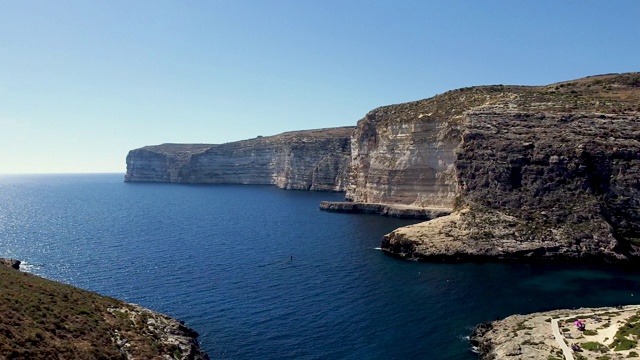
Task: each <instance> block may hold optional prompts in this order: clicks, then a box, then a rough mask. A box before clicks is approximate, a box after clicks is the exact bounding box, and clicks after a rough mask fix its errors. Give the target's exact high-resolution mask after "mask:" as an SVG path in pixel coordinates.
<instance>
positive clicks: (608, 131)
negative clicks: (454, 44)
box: [125, 73, 640, 261]
mask: <svg viewBox="0 0 640 360" xmlns="http://www.w3.org/2000/svg"><path fill="white" fill-rule="evenodd" d="M125 180H126V181H170V182H186V183H212V184H218V183H230V184H275V185H277V186H279V187H281V188H286V189H308V190H338V191H346V199H347V200H348V201H350V202H353V203H354V204H337V203H325V204H322V207H323V208H324V209H327V210H332V211H354V212H380V213H383V214H387V215H392V216H408V215H411V214H420V215H421V216H422V217H426V218H429V217H437V216H440V217H439V218H437V219H433V220H431V221H427V222H424V223H421V224H416V225H413V226H409V227H405V228H401V229H398V230H396V231H394V232H392V233H391V234H388V235H387V236H385V239H384V241H383V244H382V248H383V249H385V250H386V251H388V252H389V253H392V254H396V255H399V256H402V257H405V258H411V259H422V260H428V259H438V260H440V259H447V260H464V259H469V258H475V259H477V258H487V259H503V260H515V261H521V260H525V261H536V260H566V259H574V260H576V261H583V260H585V259H589V260H594V261H626V260H630V259H638V258H639V257H640V74H639V73H627V74H611V75H601V76H593V77H588V78H584V79H578V80H574V81H567V82H562V83H557V84H552V85H547V86H503V85H494V86H478V87H470V88H463V89H458V90H452V91H449V92H446V93H444V94H441V95H437V96H435V97H432V98H429V99H424V100H420V101H415V102H410V103H405V104H398V105H390V106H384V107H380V108H377V109H375V110H372V111H371V112H369V113H368V114H367V115H366V116H365V117H364V118H363V119H361V120H360V121H358V124H357V127H356V128H337V129H321V130H310V131H299V132H291V133H284V134H281V135H277V136H272V137H264V138H256V139H251V140H245V141H238V142H233V143H228V144H222V145H170V144H168V145H160V146H155V147H154V146H150V147H145V148H142V149H137V150H132V151H131V152H130V153H129V156H128V157H127V175H126V178H125ZM389 204H391V205H389ZM425 208H426V209H425ZM377 209H379V211H378V210H377ZM423 210H424V211H423ZM446 214H450V215H446ZM442 215H445V216H442Z"/></svg>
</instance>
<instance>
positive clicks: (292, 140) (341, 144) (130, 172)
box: [125, 127, 354, 191]
mask: <svg viewBox="0 0 640 360" xmlns="http://www.w3.org/2000/svg"><path fill="white" fill-rule="evenodd" d="M353 130H354V127H342V128H331V129H318V130H305V131H295V132H287V133H283V134H280V135H275V136H265V137H258V138H255V139H250V140H243V141H236V142H231V143H226V144H221V145H188V144H181V145H178V144H164V145H158V146H146V147H144V148H140V149H136V150H132V151H130V152H129V155H128V156H127V174H126V175H125V181H161V182H179V183H203V184H273V185H276V186H278V187H280V188H284V189H300V190H333V191H343V190H344V189H345V186H346V181H347V180H346V178H347V174H348V166H349V157H350V154H351V147H350V137H351V133H352V132H353Z"/></svg>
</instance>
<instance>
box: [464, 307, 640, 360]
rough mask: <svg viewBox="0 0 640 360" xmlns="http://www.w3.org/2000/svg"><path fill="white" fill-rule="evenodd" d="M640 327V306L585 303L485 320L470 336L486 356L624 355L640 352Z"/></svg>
mask: <svg viewBox="0 0 640 360" xmlns="http://www.w3.org/2000/svg"><path fill="white" fill-rule="evenodd" d="M577 321H580V322H582V323H583V324H584V328H582V329H579V328H578V326H577V325H576V322H577ZM638 328H640V305H629V306H618V307H605V308H581V309H574V310H554V311H548V312H540V313H533V314H528V315H512V316H509V317H507V318H505V319H503V320H497V321H493V322H487V323H483V324H480V325H478V326H477V327H476V328H475V330H474V332H473V334H472V335H471V337H470V340H471V344H472V345H473V347H474V350H475V351H476V352H477V353H478V354H479V357H480V358H481V359H483V360H494V359H532V360H562V359H567V360H573V359H576V360H584V359H609V360H614V359H615V360H619V359H626V358H634V357H639V356H640V355H639V353H640V347H638V336H639V334H638V330H637V329H638Z"/></svg>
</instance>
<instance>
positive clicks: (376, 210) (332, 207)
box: [320, 201, 451, 220]
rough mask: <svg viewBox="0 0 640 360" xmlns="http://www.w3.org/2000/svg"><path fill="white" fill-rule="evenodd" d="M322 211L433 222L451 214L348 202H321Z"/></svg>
mask: <svg viewBox="0 0 640 360" xmlns="http://www.w3.org/2000/svg"><path fill="white" fill-rule="evenodd" d="M320 210H325V211H331V212H341V213H352V214H376V215H382V216H388V217H397V218H402V219H422V220H431V219H435V218H437V217H441V216H445V215H449V214H450V213H451V209H446V208H425V207H421V206H412V205H402V204H368V203H354V202H348V201H322V202H320Z"/></svg>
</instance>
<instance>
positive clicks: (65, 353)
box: [0, 259, 209, 360]
mask: <svg viewBox="0 0 640 360" xmlns="http://www.w3.org/2000/svg"><path fill="white" fill-rule="evenodd" d="M19 265H20V262H19V261H17V260H12V259H0V285H1V287H2V291H0V313H1V314H2V317H0V359H114V360H115V359H118V360H122V359H127V360H135V359H141V360H142V359H175V360H208V359H209V357H208V355H207V354H206V353H205V352H204V351H203V350H202V349H201V348H200V345H199V344H198V341H197V337H198V333H197V332H195V331H194V330H192V329H190V328H188V327H187V326H185V324H184V323H183V322H181V321H178V320H175V319H173V318H171V317H168V316H166V315H163V314H160V313H157V312H155V311H151V310H149V309H145V308H143V307H141V306H138V305H135V304H128V303H125V302H122V301H120V300H116V299H113V298H109V297H105V296H101V295H98V294H95V293H92V292H89V291H86V290H82V289H78V288H75V287H73V286H70V285H66V284H61V283H58V282H55V281H50V280H47V279H43V278H40V277H38V276H35V275H32V274H28V273H24V272H21V271H19V270H18V268H19Z"/></svg>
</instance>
